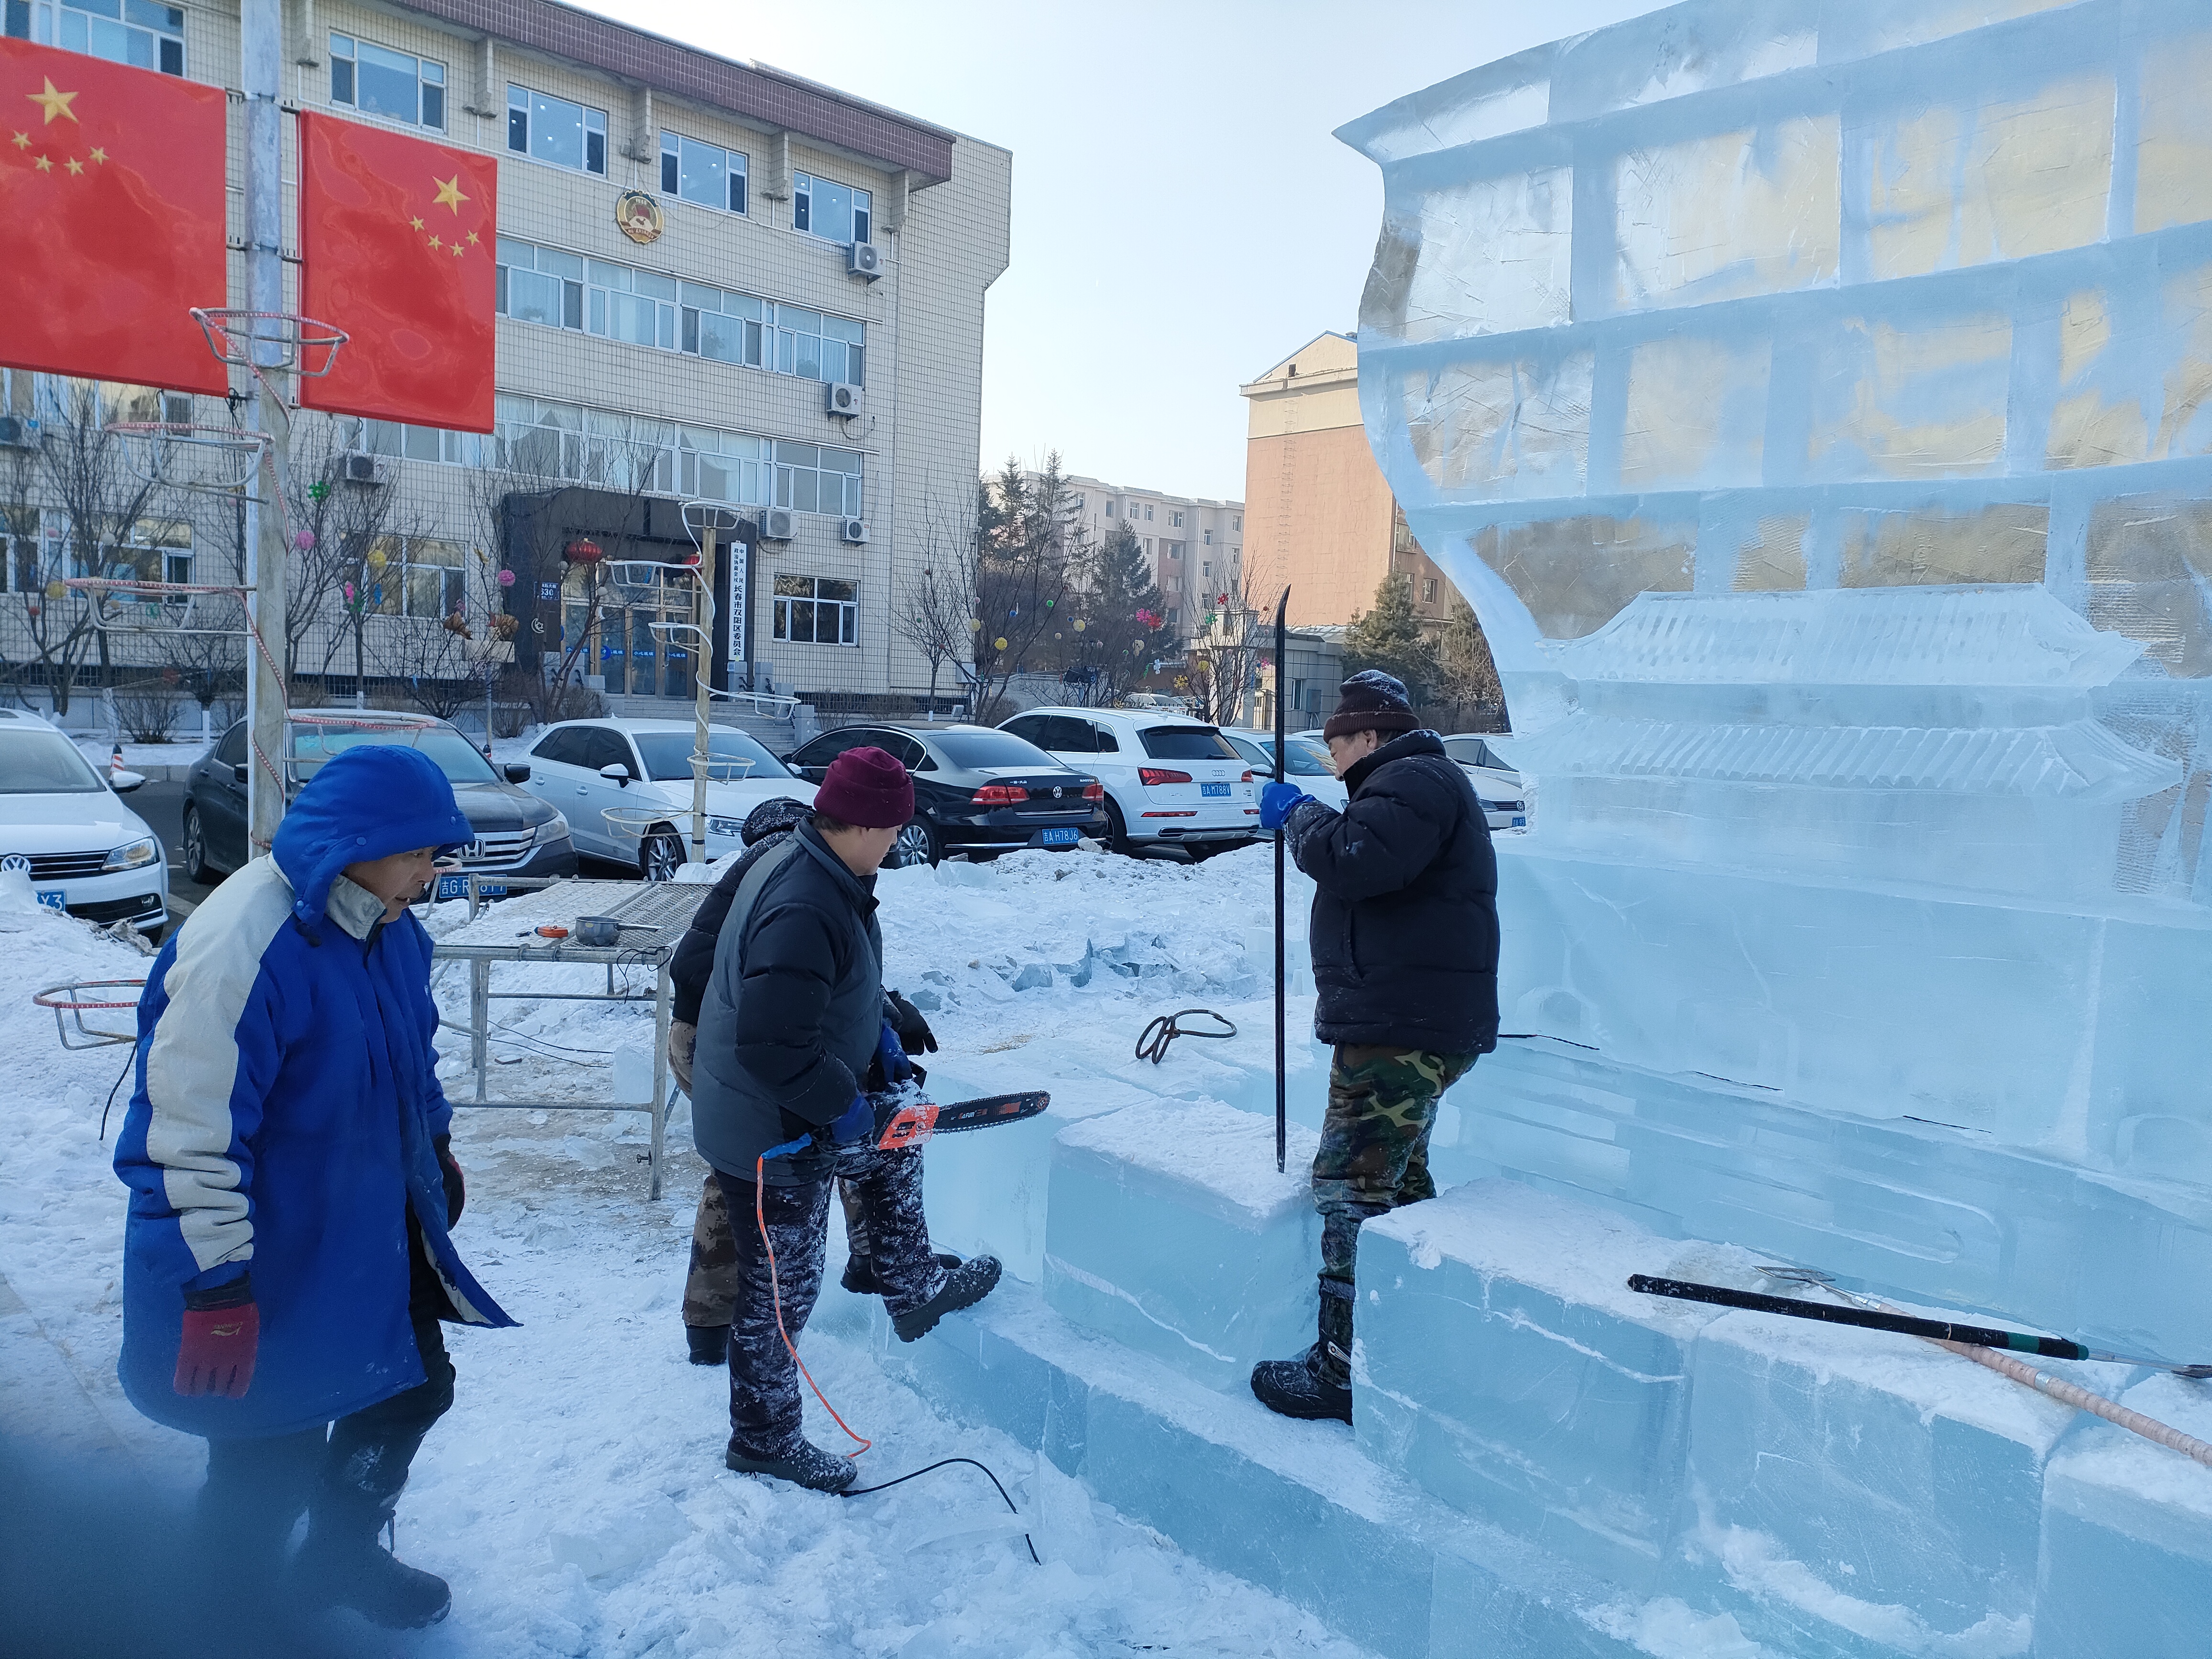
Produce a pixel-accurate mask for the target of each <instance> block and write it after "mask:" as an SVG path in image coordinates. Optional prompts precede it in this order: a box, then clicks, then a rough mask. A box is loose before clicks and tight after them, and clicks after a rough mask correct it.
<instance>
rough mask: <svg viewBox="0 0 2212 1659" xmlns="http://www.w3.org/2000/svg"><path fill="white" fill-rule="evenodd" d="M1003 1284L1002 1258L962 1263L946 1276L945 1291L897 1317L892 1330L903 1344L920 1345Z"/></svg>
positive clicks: (973, 1259)
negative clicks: (947, 1317)
mask: <svg viewBox="0 0 2212 1659" xmlns="http://www.w3.org/2000/svg"><path fill="white" fill-rule="evenodd" d="M998 1282H999V1258H998V1257H996V1256H994V1255H979V1256H975V1257H974V1258H972V1259H971V1260H969V1261H963V1262H962V1263H961V1264H960V1265H959V1266H958V1267H955V1268H953V1269H952V1270H951V1272H949V1273H946V1274H945V1288H944V1289H943V1290H941V1291H938V1293H937V1294H936V1295H935V1296H933V1297H930V1298H929V1300H928V1301H927V1302H925V1303H923V1304H921V1306H920V1307H919V1308H916V1309H915V1310H914V1311H913V1312H911V1313H902V1314H896V1315H894V1316H892V1318H891V1328H892V1329H894V1330H896V1332H897V1333H898V1340H900V1341H902V1342H918V1341H920V1340H921V1339H922V1338H923V1337H925V1336H927V1335H928V1334H930V1333H931V1332H932V1331H933V1330H935V1329H936V1328H937V1322H938V1321H939V1320H940V1319H942V1318H944V1317H945V1315H947V1314H949V1313H958V1312H959V1311H960V1310H961V1309H963V1308H972V1307H974V1306H975V1304H977V1303H978V1302H981V1300H982V1299H983V1298H984V1297H987V1296H988V1295H990V1293H991V1291H993V1289H994V1288H995V1287H996V1285H998Z"/></svg>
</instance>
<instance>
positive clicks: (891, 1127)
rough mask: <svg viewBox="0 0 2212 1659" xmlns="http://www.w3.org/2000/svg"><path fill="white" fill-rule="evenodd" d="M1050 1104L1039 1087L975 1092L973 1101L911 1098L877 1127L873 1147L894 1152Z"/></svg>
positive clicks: (1019, 1117) (1017, 1117)
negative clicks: (1017, 1091) (1005, 1092)
mask: <svg viewBox="0 0 2212 1659" xmlns="http://www.w3.org/2000/svg"><path fill="white" fill-rule="evenodd" d="M1051 1104H1052V1097H1051V1096H1050V1095H1048V1094H1047V1093H1046V1092H1045V1091H1043V1090H1042V1089H1030V1090H1025V1091H1023V1092H1022V1093H1020V1094H1012V1095H979V1096H977V1097H975V1099H973V1100H956V1101H953V1102H951V1103H950V1104H948V1105H943V1106H940V1105H939V1104H938V1103H936V1102H935V1101H933V1100H917V1101H912V1102H909V1103H907V1104H905V1105H902V1106H901V1107H899V1108H898V1109H897V1110H896V1111H894V1112H893V1113H892V1114H891V1115H890V1117H889V1119H887V1120H886V1121H884V1124H883V1125H882V1127H880V1128H878V1130H877V1132H876V1150H877V1151H878V1152H896V1151H898V1149H899V1148H900V1147H902V1146H916V1145H919V1144H920V1143H921V1142H922V1141H925V1140H927V1139H929V1138H930V1137H931V1136H932V1135H950V1134H957V1133H960V1132H961V1131H962V1130H963V1129H988V1128H992V1127H995V1126H997V1125H999V1124H1001V1123H1018V1122H1020V1121H1022V1120H1023V1119H1024V1118H1025V1117H1035V1116H1036V1115H1037V1114H1038V1113H1039V1112H1042V1110H1044V1109H1045V1108H1046V1107H1048V1106H1049V1105H1051Z"/></svg>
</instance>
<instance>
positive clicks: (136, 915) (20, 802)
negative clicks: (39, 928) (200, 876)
mask: <svg viewBox="0 0 2212 1659" xmlns="http://www.w3.org/2000/svg"><path fill="white" fill-rule="evenodd" d="M143 782H145V779H143V778H142V777H140V776H139V775H137V773H135V772H125V773H123V774H121V775H119V776H118V777H117V778H116V779H115V780H114V781H113V787H110V782H109V781H108V780H107V779H105V778H102V777H101V776H100V774H99V773H98V772H96V771H94V769H93V768H92V765H91V763H89V762H88V761H87V760H86V759H85V757H83V756H82V754H80V753H79V752H78V751H77V746H76V744H73V743H71V742H70V740H69V739H68V738H66V737H64V736H63V735H62V733H61V732H59V731H58V730H57V729H55V728H54V727H53V726H50V725H48V724H47V723H46V721H45V720H40V718H39V717H38V716H37V715H36V714H26V713H24V712H23V711H21V709H14V708H0V871H5V872H11V873H15V874H20V875H21V876H23V877H25V878H27V879H28V880H29V883H30V887H31V896H33V898H35V899H36V900H37V901H38V902H40V903H41V904H43V905H46V906H47V907H49V908H52V909H56V910H66V911H68V912H69V914H70V915H73V916H81V917H82V918H83V919H84V920H85V921H92V922H100V923H106V922H113V921H128V922H130V923H131V926H132V927H136V928H137V930H138V931H139V932H140V933H143V934H145V935H146V936H147V937H148V938H149V939H159V938H160V937H161V930H162V928H164V927H167V925H168V920H169V861H168V860H167V858H165V857H164V856H163V855H162V851H161V842H160V841H159V840H158V839H157V838H156V837H155V834H154V832H153V831H152V830H151V829H148V828H147V826H146V821H145V820H144V819H143V818H142V817H139V816H138V815H137V813H136V812H134V811H131V809H130V808H129V807H127V806H125V805H124V804H123V803H122V801H121V800H119V799H117V793H116V792H117V790H118V789H123V790H130V789H136V788H137V787H138V786H139V785H140V784H142V783H143Z"/></svg>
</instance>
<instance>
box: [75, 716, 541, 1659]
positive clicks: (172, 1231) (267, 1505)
mask: <svg viewBox="0 0 2212 1659" xmlns="http://www.w3.org/2000/svg"><path fill="white" fill-rule="evenodd" d="M470 836H471V830H470V828H469V824H468V820H467V819H466V818H465V817H463V816H462V815H461V811H460V809H459V806H458V805H455V803H454V800H453V787H452V785H450V784H449V783H448V782H447V781H446V777H445V775H444V774H443V773H442V772H441V771H440V770H439V769H438V768H437V766H436V765H435V763H432V762H431V761H430V759H429V758H428V757H427V756H425V755H423V754H422V753H420V752H419V751H417V750H414V749H411V748H406V747H401V746H397V745H376V746H363V747H359V748H355V749H351V750H347V751H346V752H344V753H343V754H341V755H339V756H337V757H335V758H333V759H332V760H331V761H330V762H328V763H326V764H325V765H324V766H323V768H322V769H321V770H319V772H318V773H317V774H316V775H315V776H314V778H313V780H312V781H310V782H309V783H308V784H307V787H306V788H304V789H303V790H301V793H300V796H299V799H298V800H297V801H296V802H295V804H294V805H293V806H292V808H291V811H289V814H288V815H287V816H286V817H285V819H284V822H283V826H282V827H281V828H280V829H278V830H277V832H276V844H275V847H274V848H273V849H272V856H270V857H268V858H262V859H256V860H253V861H252V862H251V863H249V864H248V865H247V866H246V867H245V868H244V869H243V870H240V872H238V873H237V874H235V875H234V876H232V877H231V878H229V879H228V881H226V882H224V883H223V884H222V886H220V887H218V888H217V889H216V890H215V892H214V893H213V894H212V895H211V896H210V897H209V898H208V899H206V900H205V901H204V902H203V903H202V904H201V905H200V907H199V908H198V909H197V910H196V911H194V912H193V913H192V915H191V916H190V917H188V918H187V919H186V920H185V925H184V927H182V928H181V929H180V930H179V933H177V935H176V936H175V937H174V938H173V939H171V940H170V941H169V943H168V944H167V945H166V946H164V947H163V949H162V951H161V955H160V956H159V957H156V958H155V963H154V966H153V971H152V974H151V975H150V976H149V978H148V980H147V981H146V990H145V994H144V996H143V1000H141V1001H140V1003H139V1005H138V1053H137V1088H136V1090H135V1091H134V1092H133V1093H132V1095H131V1109H130V1112H129V1115H127V1116H126V1117H125V1120H124V1125H123V1131H122V1133H121V1135H120V1137H119V1138H118V1140H117V1143H116V1150H115V1170H116V1173H117V1174H118V1176H121V1178H122V1179H123V1181H124V1182H125V1184H126V1185H127V1186H129V1188H131V1208H130V1219H129V1221H128V1223H127V1224H126V1226H125V1241H124V1242H125V1255H124V1272H123V1359H122V1364H121V1373H122V1380H123V1387H124V1391H125V1393H126V1394H127V1395H129V1396H130V1398H131V1403H132V1404H133V1405H134V1406H136V1407H137V1408H138V1409H139V1410H140V1411H142V1412H143V1413H145V1414H146V1415H147V1416H148V1417H150V1418H152V1419H154V1420H155V1422H158V1423H163V1424H167V1425H168V1426H170V1427H172V1428H176V1429H181V1430H184V1431H185V1432H187V1433H191V1434H197V1435H202V1436H204V1437H206V1439H207V1443H208V1470H207V1485H206V1486H205V1487H204V1489H203V1491H202V1492H201V1496H200V1516H201V1522H202V1524H203V1528H204V1533H205V1535H206V1537H207V1539H208V1541H209V1543H210V1546H211V1547H212V1548H213V1549H215V1550H216V1551H217V1552H219V1554H218V1557H217V1559H220V1560H221V1561H222V1577H223V1579H224V1580H225V1582H226V1583H234V1584H236V1585H237V1586H238V1587H239V1588H240V1592H241V1593H242V1594H243V1595H246V1596H247V1597H249V1598H250V1599H249V1601H248V1602H247V1605H248V1606H252V1605H255V1604H256V1603H258V1601H260V1599H261V1598H262V1597H264V1596H265V1595H269V1594H270V1593H271V1592H273V1591H274V1590H276V1588H277V1587H278V1585H279V1583H282V1582H283V1577H284V1574H283V1552H284V1548H285V1545H286V1543H287V1541H289V1537H290V1534H291V1531H292V1528H293V1525H294V1523H295V1522H296V1521H297V1520H298V1518H299V1516H300V1512H301V1510H302V1509H303V1508H304V1509H306V1510H307V1511H308V1515H309V1526H308V1536H307V1541H306V1543H305V1544H304V1545H303V1546H302V1547H301V1552H300V1556H299V1559H298V1560H297V1561H296V1562H295V1563H294V1564H293V1565H292V1569H291V1572H290V1575H289V1582H290V1587H291V1589H292V1591H293V1593H294V1594H295V1595H299V1596H301V1597H302V1598H304V1599H305V1600H307V1601H309V1602H310V1603H317V1604H324V1605H333V1606H343V1607H353V1608H355V1609H356V1610H357V1611H359V1612H360V1613H362V1614H363V1615H364V1616H365V1617H367V1618H368V1619H369V1620H372V1621H374V1622H375V1623H378V1624H380V1625H384V1626H390V1627H395V1628H398V1627H412V1626H422V1625H427V1624H429V1623H432V1622H434V1621H435V1620H438V1619H440V1618H442V1617H443V1616H444V1615H445V1613H446V1611H447V1607H448V1606H449V1605H450V1603H451V1597H450V1595H449V1594H448V1592H447V1587H446V1583H445V1581H444V1580H443V1579H441V1578H438V1577H435V1576H434V1575H432V1574H430V1573H427V1572H422V1571H416V1569H414V1568H411V1567H408V1566H405V1565H402V1564H401V1563H400V1562H398V1560H397V1559H394V1558H393V1557H392V1555H390V1554H389V1553H386V1551H385V1550H384V1549H383V1548H381V1547H380V1545H379V1543H378V1539H377V1534H378V1533H379V1532H380V1530H381V1529H382V1528H383V1526H384V1523H385V1522H386V1520H387V1519H388V1518H389V1516H391V1514H392V1510H393V1507H394V1506H395V1505H396V1504H398V1498H399V1492H400V1488H401V1487H402V1486H404V1485H405V1484H406V1480H407V1470H408V1466H409V1464H410V1462H412V1461H413V1459H414V1456H415V1453H416V1449H417V1448H418V1447H420V1446H421V1444H422V1437H423V1436H424V1435H425V1434H426V1433H427V1432H428V1430H429V1428H430V1425H432V1424H433V1423H435V1422H436V1421H437V1420H438V1419H439V1418H440V1417H441V1416H442V1415H443V1414H444V1413H445V1412H446V1410H447V1407H450V1406H451V1405H452V1404H453V1365H452V1364H451V1362H450V1361H449V1360H448V1359H447V1355H446V1345H445V1340H444V1338H443V1335H442V1334H441V1331H440V1328H439V1321H441V1319H443V1320H453V1321H457V1322H462V1323H466V1324H472V1325H510V1324H512V1323H513V1321H512V1320H510V1319H509V1318H508V1317H507V1316H506V1315H505V1314H504V1313H502V1312H501V1311H500V1310H499V1308H498V1307H497V1306H496V1305H495V1304H494V1303H493V1302H492V1300H491V1298H490V1297H488V1296H487V1295H485V1294H484V1292H483V1290H482V1289H481V1288H480V1287H479V1286H478V1285H477V1282H476V1280H475V1279H472V1278H471V1277H470V1275H469V1273H468V1271H467V1269H465V1267H462V1266H461V1263H460V1259H459V1256H457V1255H455V1254H454V1250H453V1241H452V1239H451V1237H449V1233H448V1230H449V1229H450V1228H451V1226H452V1225H453V1223H454V1222H455V1221H457V1220H458V1219H459V1215H460V1206H461V1200H462V1187H461V1180H460V1170H459V1167H458V1166H457V1165H456V1164H454V1163H453V1158H452V1155H451V1153H450V1152H449V1151H448V1148H447V1140H448V1129H449V1125H450V1122H451V1120H452V1117H453V1109H452V1107H450V1106H449V1105H448V1104H447V1102H446V1097H445V1094H444V1091H442V1090H441V1089H440V1087H439V1085H438V1078H437V1070H436V1067H437V1058H438V1057H437V1054H436V1052H435V1050H434V1049H433V1048H432V1047H431V1038H432V1036H433V1035H434V1034H435V1032H436V1030H437V1029H438V1014H437V1009H436V1007H435V1005H434V1004H433V1002H432V1001H431V998H430V939H429V936H428V934H427V933H425V932H424V931H423V929H422V924H421V923H420V922H419V921H416V919H415V918H414V916H412V915H410V914H409V912H408V909H407V906H408V903H409V902H410V901H411V900H413V899H415V898H416V897H418V896H420V895H421V893H422V888H423V884H425V883H426V882H427V881H428V880H429V879H430V877H431V873H432V872H431V865H432V861H433V860H434V859H435V857H436V855H437V854H438V853H439V852H440V851H441V849H445V848H450V847H453V845H455V844H456V843H459V842H465V841H467V840H468V839H469V838H470Z"/></svg>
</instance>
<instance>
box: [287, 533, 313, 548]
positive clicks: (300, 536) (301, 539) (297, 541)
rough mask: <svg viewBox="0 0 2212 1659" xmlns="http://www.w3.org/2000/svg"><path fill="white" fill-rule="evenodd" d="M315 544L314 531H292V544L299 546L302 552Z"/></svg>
mask: <svg viewBox="0 0 2212 1659" xmlns="http://www.w3.org/2000/svg"><path fill="white" fill-rule="evenodd" d="M314 544H315V532H313V531H312V530H295V531H294V532H292V545H293V546H295V547H296V548H298V549H299V550H300V551H301V552H302V553H304V552H306V551H307V550H308V549H309V548H311V547H313V545H314Z"/></svg>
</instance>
